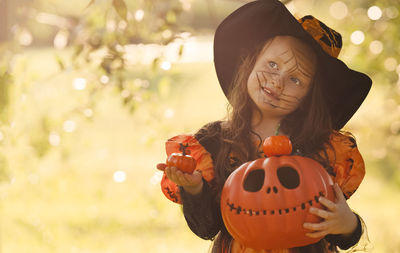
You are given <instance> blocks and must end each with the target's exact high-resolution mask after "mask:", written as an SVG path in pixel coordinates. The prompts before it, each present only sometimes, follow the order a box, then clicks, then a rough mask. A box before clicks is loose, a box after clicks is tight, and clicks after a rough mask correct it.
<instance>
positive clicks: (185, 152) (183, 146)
mask: <svg viewBox="0 0 400 253" xmlns="http://www.w3.org/2000/svg"><path fill="white" fill-rule="evenodd" d="M187 147H189V144H188V143H186V145H183V144H182V143H179V151H182V155H184V156H185V155H189V154H190V150H186V148H187Z"/></svg>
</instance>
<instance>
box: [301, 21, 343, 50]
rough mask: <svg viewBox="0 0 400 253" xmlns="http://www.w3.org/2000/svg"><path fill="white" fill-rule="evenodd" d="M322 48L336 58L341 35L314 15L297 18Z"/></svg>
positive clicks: (340, 46)
mask: <svg viewBox="0 0 400 253" xmlns="http://www.w3.org/2000/svg"><path fill="white" fill-rule="evenodd" d="M298 21H299V23H300V24H301V25H302V26H303V29H304V30H306V32H308V33H309V34H310V35H311V36H312V37H313V38H314V40H315V41H317V42H318V44H319V45H320V46H321V47H322V49H323V50H324V51H325V52H326V53H328V54H329V55H330V56H332V57H335V58H337V57H338V55H339V53H340V49H341V48H342V36H340V34H339V33H338V32H336V31H335V30H333V29H331V28H329V27H328V26H326V25H325V24H324V23H322V22H321V21H319V20H318V19H316V18H315V17H313V16H311V15H308V16H304V17H302V18H301V19H299V20H298Z"/></svg>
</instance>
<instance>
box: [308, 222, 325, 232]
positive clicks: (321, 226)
mask: <svg viewBox="0 0 400 253" xmlns="http://www.w3.org/2000/svg"><path fill="white" fill-rule="evenodd" d="M303 227H304V228H307V229H310V230H314V231H323V230H327V229H328V228H329V223H328V222H326V221H323V222H321V223H309V222H306V223H304V224H303Z"/></svg>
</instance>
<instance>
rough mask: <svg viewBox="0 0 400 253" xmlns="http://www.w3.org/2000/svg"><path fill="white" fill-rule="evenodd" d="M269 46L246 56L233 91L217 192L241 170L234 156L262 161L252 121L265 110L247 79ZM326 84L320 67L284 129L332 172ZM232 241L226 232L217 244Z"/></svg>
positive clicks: (318, 249) (302, 150)
mask: <svg viewBox="0 0 400 253" xmlns="http://www.w3.org/2000/svg"><path fill="white" fill-rule="evenodd" d="M268 42H269V41H267V42H266V43H268ZM266 43H263V44H261V45H259V46H257V47H255V48H253V49H252V50H251V51H248V52H245V53H244V54H243V55H244V56H243V57H242V62H241V64H240V65H239V67H238V69H237V72H236V73H237V74H236V76H235V78H234V81H233V85H232V87H233V88H232V90H231V92H230V93H229V97H228V99H229V102H230V104H229V105H228V116H227V122H226V124H223V126H222V128H221V140H220V147H219V151H218V155H217V156H216V157H215V161H214V162H215V187H216V188H217V189H216V190H217V192H221V191H222V188H223V185H224V182H225V180H226V178H227V177H228V176H229V175H230V173H231V172H232V171H233V170H235V169H236V168H237V166H232V161H231V160H230V159H227V158H228V157H230V155H231V154H232V153H234V154H235V157H236V159H238V161H237V162H236V164H237V165H240V164H243V163H245V162H247V161H250V160H254V159H256V158H258V156H257V151H258V148H257V147H255V146H254V143H253V142H252V138H251V137H252V134H255V135H257V134H256V133H255V132H253V131H252V128H251V122H252V121H251V119H252V117H253V113H260V115H261V111H260V110H259V109H258V108H257V106H256V105H255V104H254V102H253V101H252V100H251V98H250V96H249V94H248V92H247V80H248V78H249V75H250V73H251V71H252V70H253V68H254V65H255V63H256V61H257V58H258V55H259V54H260V52H262V50H263V48H264V46H265V45H266ZM317 66H318V64H317ZM322 81H323V77H321V75H320V72H319V71H318V67H317V70H316V74H315V76H314V78H313V83H312V85H311V87H310V90H309V91H308V93H307V95H306V96H305V97H304V99H303V100H302V102H301V104H300V105H299V107H298V108H297V109H296V110H295V111H294V112H292V113H291V114H289V115H287V116H286V117H285V118H284V119H283V121H282V122H281V129H282V131H284V132H285V133H286V134H288V135H289V136H290V139H291V141H292V143H293V145H294V148H295V150H297V152H300V153H301V155H303V156H308V157H311V158H313V159H316V160H317V161H319V162H320V163H321V164H322V165H324V166H325V167H326V168H327V170H328V172H330V173H331V171H330V167H329V160H328V156H327V152H326V146H325V145H329V136H330V134H331V133H332V131H333V129H332V123H331V116H330V114H329V110H328V108H327V105H326V102H325V101H326V100H325V98H324V95H323V92H322V90H321V85H319V84H320V83H321V82H322ZM254 109H255V110H254ZM258 137H259V138H260V136H258ZM217 200H219V196H217ZM230 240H231V237H230V235H229V233H228V232H227V231H226V230H222V231H221V234H220V236H219V238H218V240H217V241H216V242H215V243H216V244H218V245H220V247H222V246H221V245H229V242H230ZM324 247H325V241H324V240H322V241H320V242H319V243H317V244H313V245H309V246H306V247H303V248H298V249H297V252H323V248H324ZM217 248H219V247H217Z"/></svg>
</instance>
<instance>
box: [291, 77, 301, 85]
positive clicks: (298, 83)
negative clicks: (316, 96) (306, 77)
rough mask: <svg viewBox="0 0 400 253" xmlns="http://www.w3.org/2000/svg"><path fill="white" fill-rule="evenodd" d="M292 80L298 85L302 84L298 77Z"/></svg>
mask: <svg viewBox="0 0 400 253" xmlns="http://www.w3.org/2000/svg"><path fill="white" fill-rule="evenodd" d="M290 80H291V81H292V82H293V83H294V84H296V85H300V84H301V82H300V80H299V79H297V78H296V77H291V78H290Z"/></svg>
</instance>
